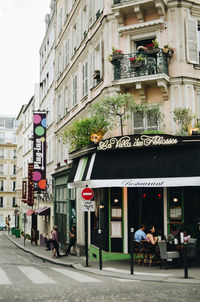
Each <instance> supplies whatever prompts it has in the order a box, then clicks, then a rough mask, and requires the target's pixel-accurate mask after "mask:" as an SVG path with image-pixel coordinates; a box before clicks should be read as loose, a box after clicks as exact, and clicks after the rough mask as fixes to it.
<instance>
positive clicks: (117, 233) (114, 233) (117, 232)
mask: <svg viewBox="0 0 200 302" xmlns="http://www.w3.org/2000/svg"><path fill="white" fill-rule="evenodd" d="M111 238H122V222H121V221H111Z"/></svg>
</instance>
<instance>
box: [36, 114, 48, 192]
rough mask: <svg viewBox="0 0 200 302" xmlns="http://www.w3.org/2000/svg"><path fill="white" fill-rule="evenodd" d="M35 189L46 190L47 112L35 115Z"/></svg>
mask: <svg viewBox="0 0 200 302" xmlns="http://www.w3.org/2000/svg"><path fill="white" fill-rule="evenodd" d="M33 165H34V171H33V189H34V191H38V192H39V191H45V190H46V113H43V112H38V113H34V115H33Z"/></svg>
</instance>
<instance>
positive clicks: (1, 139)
mask: <svg viewBox="0 0 200 302" xmlns="http://www.w3.org/2000/svg"><path fill="white" fill-rule="evenodd" d="M0 143H1V144H4V143H5V133H3V132H1V133H0Z"/></svg>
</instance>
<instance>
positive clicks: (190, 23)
mask: <svg viewBox="0 0 200 302" xmlns="http://www.w3.org/2000/svg"><path fill="white" fill-rule="evenodd" d="M186 47H187V50H186V51H187V61H188V62H189V63H193V64H198V63H199V56H198V24H197V20H196V19H191V18H188V19H187V20H186Z"/></svg>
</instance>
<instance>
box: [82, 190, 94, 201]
mask: <svg viewBox="0 0 200 302" xmlns="http://www.w3.org/2000/svg"><path fill="white" fill-rule="evenodd" d="M93 196H94V192H93V190H92V189H91V188H85V189H83V191H82V197H83V199H85V200H91V199H92V198H93Z"/></svg>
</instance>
